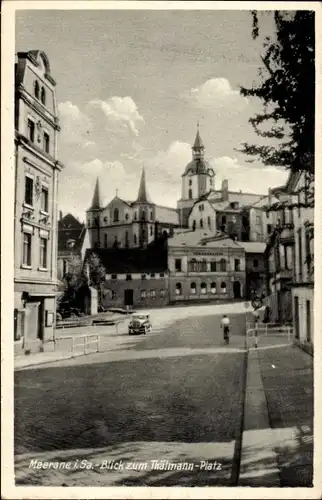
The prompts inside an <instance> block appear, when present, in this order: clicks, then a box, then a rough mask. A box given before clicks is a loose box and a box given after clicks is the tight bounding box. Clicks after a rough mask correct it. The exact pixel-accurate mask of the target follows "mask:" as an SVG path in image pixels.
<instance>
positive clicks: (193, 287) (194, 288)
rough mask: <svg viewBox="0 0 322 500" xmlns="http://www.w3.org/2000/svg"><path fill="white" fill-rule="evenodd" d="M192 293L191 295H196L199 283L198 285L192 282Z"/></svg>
mask: <svg viewBox="0 0 322 500" xmlns="http://www.w3.org/2000/svg"><path fill="white" fill-rule="evenodd" d="M190 293H191V295H196V293H197V285H196V283H191V285H190Z"/></svg>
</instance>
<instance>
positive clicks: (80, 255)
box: [57, 212, 89, 281]
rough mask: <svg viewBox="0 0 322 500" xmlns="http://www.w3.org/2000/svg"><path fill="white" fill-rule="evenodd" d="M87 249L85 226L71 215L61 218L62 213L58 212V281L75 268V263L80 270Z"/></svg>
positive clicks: (87, 240)
mask: <svg viewBox="0 0 322 500" xmlns="http://www.w3.org/2000/svg"><path fill="white" fill-rule="evenodd" d="M87 248H89V239H88V232H87V230H86V227H85V224H84V223H82V222H80V221H79V220H78V219H76V217H74V216H73V215H72V214H66V215H65V216H64V217H63V215H62V212H60V217H59V220H58V262H57V278H58V280H59V281H61V280H62V279H63V278H64V276H65V275H66V274H67V273H68V272H69V271H70V270H71V268H73V269H74V268H75V265H77V262H79V269H80V270H81V268H82V265H83V261H84V257H85V251H86V249H87Z"/></svg>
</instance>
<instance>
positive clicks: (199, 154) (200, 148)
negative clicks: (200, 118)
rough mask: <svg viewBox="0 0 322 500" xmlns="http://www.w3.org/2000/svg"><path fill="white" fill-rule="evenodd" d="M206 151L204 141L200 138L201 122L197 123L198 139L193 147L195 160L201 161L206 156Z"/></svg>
mask: <svg viewBox="0 0 322 500" xmlns="http://www.w3.org/2000/svg"><path fill="white" fill-rule="evenodd" d="M204 149H205V146H204V144H203V142H202V139H201V137H200V132H199V122H197V133H196V138H195V142H194V144H193V146H192V156H193V158H194V159H201V158H203V156H204Z"/></svg>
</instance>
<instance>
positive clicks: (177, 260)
mask: <svg viewBox="0 0 322 500" xmlns="http://www.w3.org/2000/svg"><path fill="white" fill-rule="evenodd" d="M174 265H175V270H176V272H178V273H181V269H182V266H181V259H176V260H175V263H174Z"/></svg>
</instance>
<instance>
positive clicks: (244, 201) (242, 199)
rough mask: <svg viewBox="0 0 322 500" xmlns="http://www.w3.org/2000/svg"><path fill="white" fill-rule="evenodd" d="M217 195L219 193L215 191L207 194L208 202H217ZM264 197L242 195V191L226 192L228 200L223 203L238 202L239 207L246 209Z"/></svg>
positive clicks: (251, 194) (260, 195)
mask: <svg viewBox="0 0 322 500" xmlns="http://www.w3.org/2000/svg"><path fill="white" fill-rule="evenodd" d="M219 193H220V191H215V192H212V193H210V194H209V196H208V200H209V201H210V203H211V204H213V203H217V202H218V194H219ZM212 195H214V198H213V199H212ZM264 196H265V195H263V194H256V193H243V192H242V191H228V197H229V199H228V201H227V202H225V203H227V204H228V205H229V203H231V202H233V201H238V202H239V204H240V205H241V206H243V207H246V206H247V207H248V206H250V205H253V204H254V203H256V202H257V201H259V200H260V199H261V198H263V197H264ZM222 209H223V208H222Z"/></svg>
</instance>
